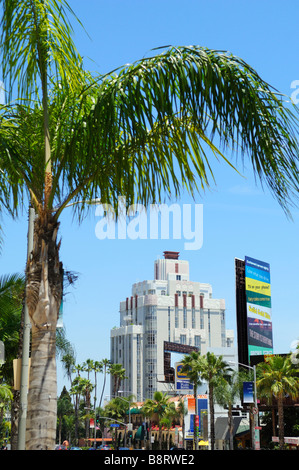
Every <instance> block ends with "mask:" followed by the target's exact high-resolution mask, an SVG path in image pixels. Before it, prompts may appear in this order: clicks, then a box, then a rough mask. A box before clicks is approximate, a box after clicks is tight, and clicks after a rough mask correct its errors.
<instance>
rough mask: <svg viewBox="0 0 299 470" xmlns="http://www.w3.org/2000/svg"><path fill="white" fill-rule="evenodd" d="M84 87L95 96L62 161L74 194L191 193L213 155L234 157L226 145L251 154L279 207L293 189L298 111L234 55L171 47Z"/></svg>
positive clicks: (246, 156) (202, 182) (202, 181)
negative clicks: (69, 157) (67, 159)
mask: <svg viewBox="0 0 299 470" xmlns="http://www.w3.org/2000/svg"><path fill="white" fill-rule="evenodd" d="M87 94H88V97H89V99H90V97H91V96H92V97H93V100H94V104H93V105H92V106H91V105H90V104H89V105H88V106H85V105H83V104H82V106H81V108H80V112H81V115H80V118H79V119H78V120H77V121H76V120H75V121H74V125H73V132H72V138H71V140H70V141H69V142H68V143H67V145H66V147H65V148H66V152H67V153H68V154H70V155H72V162H70V161H69V164H68V166H65V167H64V168H63V169H62V175H63V181H64V182H67V184H68V185H69V187H72V188H73V189H74V193H73V195H74V196H76V197H78V198H80V199H82V198H83V199H84V198H87V197H101V198H102V199H103V201H104V202H111V201H113V202H114V203H115V201H116V199H117V197H116V196H117V195H118V194H119V193H121V192H123V193H124V194H126V196H127V198H128V199H130V201H129V203H132V201H135V200H136V199H138V200H139V201H140V202H142V203H145V204H146V203H147V202H148V201H149V200H153V199H159V198H160V197H161V195H162V194H165V193H166V194H168V195H171V196H173V195H175V196H178V195H179V194H180V191H181V189H182V188H184V187H185V188H187V189H188V190H189V191H190V192H191V193H193V191H194V190H197V189H198V188H200V189H203V188H205V187H207V186H208V184H209V178H208V177H210V178H212V179H213V171H212V158H211V155H212V154H213V155H214V156H216V157H217V158H221V159H224V160H225V161H226V163H228V162H230V164H232V160H229V158H230V157H225V156H224V152H227V151H229V152H230V153H232V155H235V156H236V157H237V156H238V155H239V154H241V158H242V159H243V160H244V161H248V160H249V161H250V162H251V164H252V167H253V169H254V172H255V175H256V176H257V177H258V178H259V179H260V181H261V183H262V184H263V183H266V184H267V186H268V187H269V188H270V191H271V192H272V193H273V194H274V196H275V197H276V198H277V200H278V201H279V203H280V204H281V205H282V207H283V208H284V209H285V210H287V209H288V206H289V204H290V203H291V201H292V200H293V198H294V197H295V196H297V192H298V176H297V175H298V171H297V170H298V142H297V135H298V114H297V113H298V110H297V109H296V108H295V107H292V109H289V108H288V107H287V106H286V103H284V102H283V98H282V96H281V95H279V94H278V93H277V92H276V91H275V90H274V89H273V88H272V87H271V86H270V85H268V84H267V83H266V82H264V81H263V80H262V79H261V78H260V77H259V75H258V74H257V73H256V72H255V71H254V70H253V69H252V68H251V67H250V66H249V65H247V64H246V63H245V62H244V61H242V60H241V59H239V58H237V57H235V56H232V55H231V54H227V53H225V52H218V51H213V50H208V49H204V48H200V47H181V48H170V49H169V50H166V51H165V52H164V53H162V54H160V55H158V56H154V57H151V58H147V59H143V60H141V61H139V62H137V63H135V64H132V65H130V66H127V67H125V68H123V69H121V70H120V71H119V73H118V75H115V74H114V75H112V76H104V77H100V78H99V79H98V81H96V82H94V83H93V84H91V85H90V86H89V87H88V89H87ZM83 100H86V97H84V96H83V95H82V103H83ZM290 106H291V105H290ZM82 113H84V115H82ZM211 151H212V154H211ZM76 175H77V176H76ZM78 175H80V176H79V177H78ZM79 180H80V183H82V182H84V183H83V184H80V183H79ZM99 189H100V191H99ZM69 193H70V194H72V192H71V191H70V192H69ZM99 193H100V194H99Z"/></svg>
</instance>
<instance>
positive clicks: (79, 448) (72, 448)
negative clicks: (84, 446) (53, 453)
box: [70, 447, 81, 450]
mask: <svg viewBox="0 0 299 470" xmlns="http://www.w3.org/2000/svg"><path fill="white" fill-rule="evenodd" d="M70 450H81V447H71V448H70Z"/></svg>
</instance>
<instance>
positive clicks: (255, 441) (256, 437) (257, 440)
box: [230, 361, 260, 450]
mask: <svg viewBox="0 0 299 470" xmlns="http://www.w3.org/2000/svg"><path fill="white" fill-rule="evenodd" d="M230 363H233V364H236V363H235V362H231V361H230ZM238 364H239V365H240V366H242V367H247V369H251V370H253V387H254V409H253V418H254V419H253V425H254V433H253V437H252V441H253V448H254V450H259V449H260V435H259V429H258V403H257V387H256V366H255V365H254V366H253V367H251V366H248V365H247V364H242V363H241V362H238Z"/></svg>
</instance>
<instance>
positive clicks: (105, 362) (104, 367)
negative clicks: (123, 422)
mask: <svg viewBox="0 0 299 470" xmlns="http://www.w3.org/2000/svg"><path fill="white" fill-rule="evenodd" d="M100 364H101V366H100V367H101V372H102V371H104V381H103V387H102V393H101V397H100V403H99V406H102V400H103V395H104V391H105V386H106V378H107V370H109V367H110V365H111V363H110V361H109V359H102V361H101V362H100Z"/></svg>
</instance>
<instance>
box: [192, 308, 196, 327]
mask: <svg viewBox="0 0 299 470" xmlns="http://www.w3.org/2000/svg"><path fill="white" fill-rule="evenodd" d="M192 328H196V321H195V308H192Z"/></svg>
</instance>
